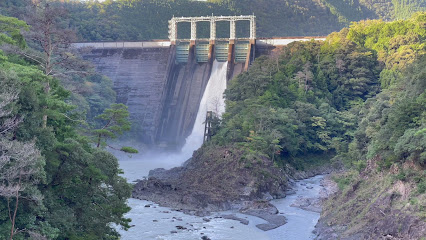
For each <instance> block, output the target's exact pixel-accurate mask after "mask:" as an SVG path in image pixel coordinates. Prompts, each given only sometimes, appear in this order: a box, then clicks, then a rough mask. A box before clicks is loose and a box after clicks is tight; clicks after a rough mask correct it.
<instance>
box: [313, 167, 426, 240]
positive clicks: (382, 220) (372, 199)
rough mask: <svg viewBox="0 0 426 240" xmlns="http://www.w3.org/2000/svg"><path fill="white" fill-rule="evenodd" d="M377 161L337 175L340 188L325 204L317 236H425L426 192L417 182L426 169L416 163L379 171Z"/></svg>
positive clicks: (371, 237) (321, 237)
mask: <svg viewBox="0 0 426 240" xmlns="http://www.w3.org/2000/svg"><path fill="white" fill-rule="evenodd" d="M375 161H376V160H375V159H373V160H370V161H369V163H368V167H367V168H366V169H365V170H364V171H362V172H361V173H358V172H356V171H349V172H346V173H343V174H340V175H335V176H334V177H333V178H334V180H335V181H336V182H337V183H338V184H339V187H340V190H339V191H338V192H337V193H336V194H334V195H333V196H331V197H330V198H329V199H328V200H327V201H326V202H325V204H324V206H323V212H322V213H321V218H320V220H319V221H318V224H317V226H316V227H317V229H316V232H317V238H316V239H318V240H320V239H345V240H355V239H424V236H425V235H426V222H425V218H426V215H425V214H426V213H425V199H426V193H424V192H421V191H420V189H419V188H418V187H417V185H418V180H419V179H423V178H424V177H425V172H423V170H422V169H419V166H416V165H415V164H413V163H412V162H410V163H406V164H404V165H402V166H401V167H400V168H393V169H390V170H389V171H378V170H377V164H376V162H375ZM398 172H399V173H401V172H404V173H406V174H404V175H402V174H397V175H395V173H398Z"/></svg>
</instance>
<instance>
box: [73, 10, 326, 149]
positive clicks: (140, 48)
mask: <svg viewBox="0 0 426 240" xmlns="http://www.w3.org/2000/svg"><path fill="white" fill-rule="evenodd" d="M255 20H256V18H255V16H253V15H249V16H207V17H181V18H172V19H171V20H170V21H169V39H168V40H152V41H143V42H92V43H90V42H89V43H75V44H73V47H74V48H76V49H78V50H79V51H80V53H81V55H82V57H83V59H85V60H87V61H89V62H91V63H92V64H93V65H94V66H95V68H96V70H97V71H98V72H99V73H101V74H103V75H105V76H107V77H109V78H110V79H111V80H112V81H113V84H114V90H115V91H116V93H117V102H118V103H123V104H125V105H127V106H128V108H129V112H130V118H131V121H132V123H133V124H132V131H133V132H135V133H137V136H138V138H139V140H141V141H142V142H143V143H144V144H146V145H148V146H151V147H160V148H167V149H171V150H173V149H180V148H181V147H182V146H183V145H184V144H185V139H186V138H187V137H188V136H189V135H190V134H191V132H192V129H193V127H194V123H195V121H196V117H197V114H198V110H199V106H200V101H201V99H202V97H203V93H204V90H205V89H206V86H207V83H208V81H209V79H210V77H211V76H210V75H211V74H212V68H213V65H214V62H219V63H220V62H223V63H226V67H227V69H226V79H227V81H230V80H232V79H233V78H234V77H235V76H237V75H238V74H240V73H242V72H244V71H246V70H247V69H248V68H249V67H250V64H251V63H252V61H253V60H254V59H255V58H256V57H258V56H261V55H269V54H272V53H273V52H274V51H275V50H276V49H279V48H280V47H282V46H285V45H287V44H289V43H291V42H294V41H309V40H311V39H315V40H323V39H324V38H323V37H289V38H274V39H257V38H256V21H255ZM220 21H226V22H229V26H230V32H229V38H217V37H216V23H217V22H220ZM237 21H248V22H250V30H249V32H250V33H249V37H245V38H238V37H237V36H236V22H237ZM182 22H187V23H190V24H191V37H190V38H189V39H185V38H178V26H179V25H178V24H179V23H182ZM198 22H209V23H210V37H209V38H197V23H198Z"/></svg>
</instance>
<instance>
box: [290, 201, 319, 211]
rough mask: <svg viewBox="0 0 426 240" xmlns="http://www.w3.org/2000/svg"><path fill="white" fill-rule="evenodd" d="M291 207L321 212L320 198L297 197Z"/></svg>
mask: <svg viewBox="0 0 426 240" xmlns="http://www.w3.org/2000/svg"><path fill="white" fill-rule="evenodd" d="M290 206H291V207H297V208H301V209H303V210H306V211H311V212H318V213H321V209H322V207H321V200H320V199H319V198H303V197H298V198H297V199H296V201H295V202H293V203H292V204H291V205H290Z"/></svg>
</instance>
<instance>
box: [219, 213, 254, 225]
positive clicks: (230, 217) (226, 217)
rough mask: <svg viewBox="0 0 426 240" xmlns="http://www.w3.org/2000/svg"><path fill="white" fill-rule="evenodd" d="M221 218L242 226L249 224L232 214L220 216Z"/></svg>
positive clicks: (247, 221)
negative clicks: (237, 222)
mask: <svg viewBox="0 0 426 240" xmlns="http://www.w3.org/2000/svg"><path fill="white" fill-rule="evenodd" d="M221 217H222V218H224V219H231V220H236V221H239V222H240V223H242V224H244V225H248V224H249V220H247V219H244V218H239V217H237V216H235V215H234V214H229V215H221Z"/></svg>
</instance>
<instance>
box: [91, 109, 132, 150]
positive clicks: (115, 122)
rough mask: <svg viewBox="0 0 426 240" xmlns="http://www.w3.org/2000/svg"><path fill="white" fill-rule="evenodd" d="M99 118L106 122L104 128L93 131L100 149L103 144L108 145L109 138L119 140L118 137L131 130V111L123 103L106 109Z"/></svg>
mask: <svg viewBox="0 0 426 240" xmlns="http://www.w3.org/2000/svg"><path fill="white" fill-rule="evenodd" d="M97 118H99V119H102V120H103V121H104V124H103V126H102V128H100V129H95V130H94V131H93V132H94V134H95V135H96V136H97V143H96V144H97V147H98V148H99V146H101V144H102V145H106V139H107V138H117V135H121V134H123V132H124V131H129V130H130V121H129V111H127V106H126V105H124V104H122V103H120V104H112V105H111V108H108V109H105V111H104V112H103V113H102V114H101V115H99V116H97Z"/></svg>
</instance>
